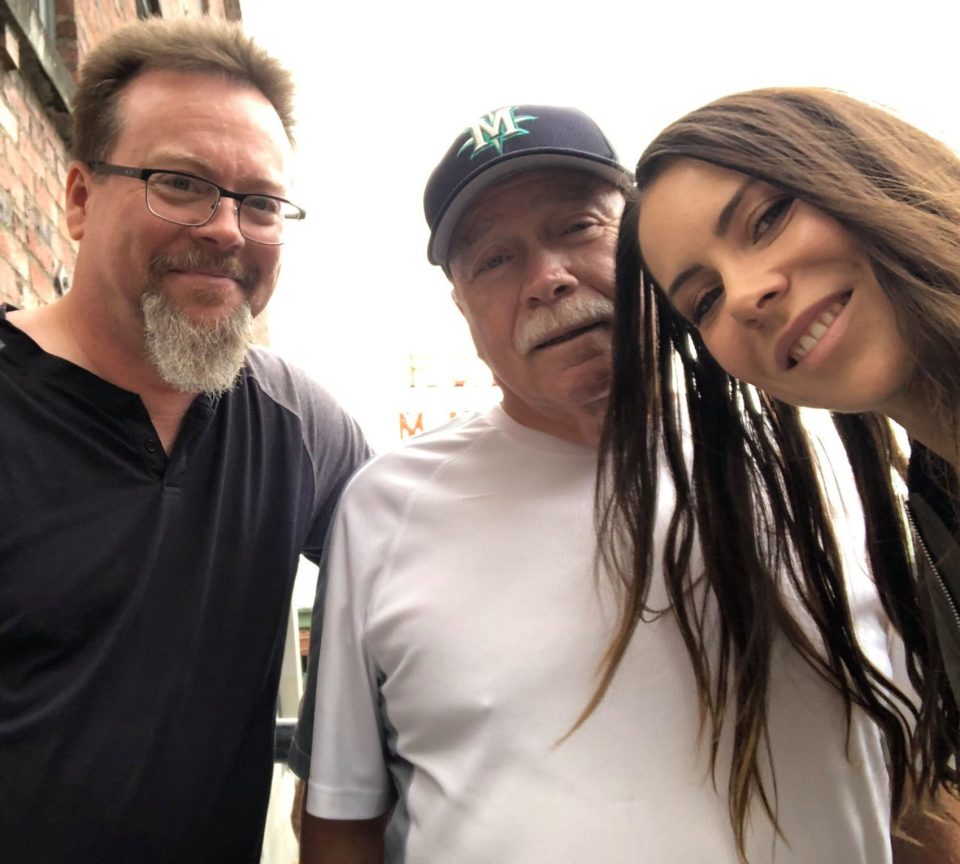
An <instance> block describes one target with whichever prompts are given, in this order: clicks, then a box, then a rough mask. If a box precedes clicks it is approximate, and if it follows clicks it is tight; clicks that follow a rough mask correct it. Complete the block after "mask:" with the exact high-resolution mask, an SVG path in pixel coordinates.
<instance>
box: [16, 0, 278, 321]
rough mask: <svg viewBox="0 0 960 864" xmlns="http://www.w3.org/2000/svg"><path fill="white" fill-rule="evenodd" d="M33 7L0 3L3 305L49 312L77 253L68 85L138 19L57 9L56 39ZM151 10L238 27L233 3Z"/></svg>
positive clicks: (66, 0)
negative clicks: (68, 193)
mask: <svg viewBox="0 0 960 864" xmlns="http://www.w3.org/2000/svg"><path fill="white" fill-rule="evenodd" d="M35 6H36V3H35V2H33V0H0V58H2V60H3V63H2V65H0V302H8V303H13V304H14V305H16V306H36V305H37V304H41V303H49V302H51V301H52V300H54V299H55V298H56V296H57V294H58V291H60V290H62V288H63V287H64V286H66V285H68V284H69V280H70V277H71V274H72V273H73V267H74V263H75V261H76V249H75V245H74V243H73V242H72V241H71V240H70V238H69V235H68V234H67V230H66V223H65V218H64V212H63V200H64V183H65V181H66V167H67V161H68V157H67V145H66V142H65V139H64V135H65V133H66V122H67V118H68V113H67V109H66V105H67V104H69V100H70V97H71V96H72V86H73V77H74V75H75V73H76V69H77V65H78V63H82V61H83V58H84V56H85V55H86V53H87V52H88V51H89V50H90V48H91V46H93V45H96V44H97V42H99V41H100V39H102V38H103V37H104V36H105V35H106V34H108V33H110V32H111V31H112V30H114V29H116V28H117V27H119V26H120V25H121V24H124V23H126V22H128V21H133V20H135V19H136V18H137V3H136V0H57V3H56V22H55V29H54V31H53V32H51V33H49V34H44V32H43V30H42V27H41V26H40V21H39V18H38V17H37V14H36V11H35ZM158 6H159V10H160V13H161V14H162V15H163V16H164V17H168V18H172V17H180V16H195V15H202V14H210V15H213V16H216V17H225V18H230V19H233V20H239V19H240V17H241V13H240V4H239V0H160V2H159V4H158ZM264 323H265V322H264ZM261 339H265V333H262V334H261Z"/></svg>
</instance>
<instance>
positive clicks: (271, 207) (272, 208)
mask: <svg viewBox="0 0 960 864" xmlns="http://www.w3.org/2000/svg"><path fill="white" fill-rule="evenodd" d="M280 208H281V202H280V201H279V199H277V198H271V197H270V196H269V195H248V196H247V197H246V198H244V199H243V210H244V213H246V215H247V216H248V217H249V218H250V219H251V220H253V221H256V222H259V223H261V224H266V223H272V222H276V221H277V217H278V216H279V215H280Z"/></svg>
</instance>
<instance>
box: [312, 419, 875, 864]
mask: <svg viewBox="0 0 960 864" xmlns="http://www.w3.org/2000/svg"><path fill="white" fill-rule="evenodd" d="M595 469H596V454H595V452H594V451H593V450H590V449H587V448H583V447H580V446H577V445H574V444H571V443H568V442H565V441H562V440H559V439H557V438H553V437H551V436H548V435H545V434H542V433H539V432H536V431H533V430H531V429H528V428H526V427H523V426H520V425H519V424H517V423H516V422H514V421H513V420H511V419H510V418H509V417H508V416H507V415H506V414H505V413H504V412H503V411H502V409H500V408H496V409H494V410H493V411H491V412H490V413H489V414H487V415H486V416H479V417H473V418H470V419H467V420H465V421H455V422H454V423H452V424H450V425H448V426H446V427H444V428H443V429H442V430H439V431H437V432H435V433H432V434H428V435H426V436H422V437H420V438H418V439H415V440H414V441H413V442H411V443H410V444H409V445H408V446H407V447H404V448H402V449H400V450H398V451H395V452H392V453H388V454H385V455H383V456H381V457H379V458H377V459H375V460H373V461H372V462H370V463H368V464H367V466H366V467H364V468H363V469H361V471H360V472H359V473H358V474H357V475H356V477H355V478H354V479H353V480H352V481H351V483H350V485H349V486H348V488H347V490H346V492H345V494H344V496H343V499H342V501H341V504H340V510H339V514H338V516H337V518H336V520H335V524H334V528H333V532H332V536H331V538H330V542H329V544H328V557H327V560H326V565H325V573H326V578H327V579H328V587H327V595H326V604H325V621H324V629H323V638H322V642H321V651H320V670H319V687H318V691H317V711H316V722H315V726H314V738H313V742H314V745H313V759H312V766H311V771H310V781H309V786H308V798H307V809H308V811H309V812H310V813H312V814H314V815H317V816H322V817H325V818H329V819H362V818H370V817H372V816H375V815H378V814H380V813H382V812H384V811H385V810H387V809H388V808H389V807H390V806H391V805H393V804H394V803H395V802H396V803H395V807H394V813H393V817H392V821H391V826H390V829H389V831H388V853H387V862H388V864H400V862H404V864H444V862H450V864H512V862H516V864H534V862H535V864H546V862H549V864H621V862H622V864H643V862H650V864H667V862H669V864H682V862H691V864H737V861H738V859H737V855H736V851H735V845H734V839H733V831H732V828H731V825H730V820H729V815H728V803H727V794H726V790H727V771H728V765H729V752H730V749H729V733H730V726H731V724H729V723H728V724H726V726H725V739H724V741H723V743H722V745H721V753H720V757H719V760H718V770H717V776H716V778H715V782H714V780H713V779H712V778H711V775H710V769H709V751H708V745H707V741H706V740H705V737H701V736H700V734H699V733H700V729H699V719H700V718H699V711H698V701H697V693H696V688H695V684H694V680H693V674H692V669H691V665H690V661H689V659H688V655H687V652H686V649H685V648H684V646H683V644H682V642H681V639H680V635H679V632H678V630H677V627H676V625H675V623H674V621H673V618H672V617H671V616H670V615H669V614H667V615H663V616H661V617H659V618H658V619H657V620H655V621H654V622H652V623H647V624H641V625H640V626H639V627H638V628H637V632H636V635H635V637H634V639H633V641H632V643H631V645H630V647H629V649H628V651H627V654H626V656H625V657H624V659H623V662H622V664H621V667H620V669H619V671H618V673H617V676H616V678H615V679H614V682H613V684H612V686H611V688H610V690H609V692H608V693H607V695H606V697H605V698H604V700H603V701H602V702H601V704H600V706H599V707H598V708H597V710H596V711H595V712H594V713H593V714H592V715H591V716H590V717H589V719H588V720H587V721H586V723H585V724H584V725H583V726H582V727H581V728H580V729H578V730H577V731H576V732H575V733H574V734H573V735H572V736H571V737H569V738H568V739H566V740H564V741H562V742H561V741H560V739H561V738H562V737H563V736H564V735H565V734H566V733H567V732H568V731H569V730H570V728H571V726H572V725H573V723H574V722H575V720H576V719H577V717H578V716H579V715H580V713H581V711H582V710H583V708H584V707H585V705H586V704H587V702H588V700H589V699H590V697H591V695H592V694H593V692H594V689H595V687H596V685H597V680H598V679H597V670H598V668H599V666H600V663H601V659H602V657H603V654H604V650H605V649H606V648H607V646H608V644H609V641H610V639H611V636H612V628H613V624H614V622H615V620H616V606H615V602H614V599H613V598H614V594H613V590H612V588H611V584H610V582H609V580H608V578H607V577H606V576H603V575H599V576H598V575H596V564H595V550H596V541H595V534H594V518H593V495H594V482H595ZM672 503H673V502H672V500H666V497H665V499H664V501H663V506H662V515H663V519H664V520H666V519H667V518H668V517H669V513H670V511H671V509H672ZM863 578H864V579H865V578H866V577H865V576H864V577H863ZM654 591H655V593H657V588H656V587H655V589H654ZM660 591H661V596H662V588H661V589H660ZM857 617H858V625H859V628H860V631H861V633H863V634H864V636H865V638H866V639H867V640H869V642H870V646H871V650H872V653H873V655H874V659H875V660H877V661H878V662H880V664H881V665H882V666H883V667H886V668H887V670H889V668H890V661H889V658H887V657H886V655H885V653H884V652H886V635H885V622H884V619H882V617H881V615H880V612H879V604H878V603H876V601H875V598H873V597H872V594H871V593H870V592H865V593H863V596H861V597H860V598H859V599H858V600H857ZM878 654H879V655H881V656H878ZM774 662H775V667H774V675H773V680H772V682H771V687H770V706H769V717H770V721H769V722H770V734H771V745H772V750H773V754H774V760H775V766H776V783H777V787H776V788H777V793H778V808H779V819H780V825H781V828H782V830H783V832H784V834H785V837H786V841H784V840H782V839H777V838H775V835H774V832H773V829H772V827H771V825H770V822H769V820H768V819H767V817H766V816H765V815H764V814H763V813H762V811H761V809H760V808H759V807H755V808H754V811H753V813H752V815H751V821H750V827H749V830H748V841H747V852H748V855H749V857H750V861H751V862H777V864H787V862H790V864H796V862H809V864H814V862H816V864H831V862H836V864H884V862H889V861H890V849H889V827H890V826H889V817H888V813H889V796H888V777H887V771H886V767H885V761H884V754H883V747H882V744H881V738H880V735H879V733H878V732H877V730H876V729H875V728H874V726H873V724H872V723H870V722H869V721H868V720H867V719H866V718H865V717H864V715H863V714H862V713H861V712H859V711H855V712H854V716H853V725H852V730H851V734H850V739H849V749H848V750H847V751H846V752H845V743H846V741H845V724H844V717H843V710H842V705H841V702H840V700H839V698H838V697H837V696H836V695H835V693H834V692H833V691H832V690H830V689H829V688H828V687H827V686H826V685H825V684H823V682H822V681H820V679H819V678H817V676H816V675H815V673H813V672H812V671H811V670H810V669H809V668H808V666H807V665H806V664H805V663H803V662H802V661H801V660H800V659H799V658H798V657H796V656H795V654H794V653H793V652H792V651H790V650H787V649H784V650H782V651H780V652H779V653H778V654H777V656H776V658H775V661H774Z"/></svg>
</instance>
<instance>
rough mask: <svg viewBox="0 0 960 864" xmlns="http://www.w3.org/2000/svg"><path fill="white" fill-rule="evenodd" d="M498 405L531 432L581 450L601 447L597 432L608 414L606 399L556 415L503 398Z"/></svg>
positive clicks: (601, 427) (601, 428)
mask: <svg viewBox="0 0 960 864" xmlns="http://www.w3.org/2000/svg"><path fill="white" fill-rule="evenodd" d="M501 406H502V407H503V410H504V411H505V412H506V413H507V414H508V415H509V416H510V417H511V418H512V419H514V420H516V421H517V423H520V424H521V425H523V426H527V427H528V428H530V429H535V430H537V431H538V432H544V433H546V434H547V435H552V436H553V437H554V438H560V439H562V440H564V441H570V442H571V443H573V444H580V445H581V446H583V447H590V448H592V449H596V448H597V447H598V446H599V445H600V433H601V432H602V430H603V421H604V417H606V413H607V399H606V397H604V398H602V399H597V400H595V401H593V402H589V403H587V404H586V405H582V406H578V407H577V409H576V410H573V411H567V412H563V413H557V414H545V413H541V412H539V411H537V410H535V409H533V408H531V407H530V406H529V405H527V404H526V403H523V402H517V401H516V400H511V399H507V398H504V399H503V401H502V402H501Z"/></svg>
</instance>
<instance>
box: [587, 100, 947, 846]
mask: <svg viewBox="0 0 960 864" xmlns="http://www.w3.org/2000/svg"><path fill="white" fill-rule="evenodd" d="M679 157H691V158H696V159H701V160H704V161H707V162H711V163H713V164H716V165H720V166H722V167H725V168H731V169H733V170H736V171H740V172H742V173H744V174H749V175H751V176H755V177H758V178H760V179H763V180H765V181H767V182H769V183H771V184H773V185H775V186H778V187H781V188H783V189H785V190H789V191H791V192H793V193H794V194H796V195H797V196H798V197H801V198H803V199H804V200H806V201H808V202H809V203H811V204H813V205H814V206H816V207H818V208H820V209H821V210H823V211H824V212H826V213H828V214H830V215H831V216H833V217H834V218H836V219H838V220H839V221H840V222H841V223H842V224H844V225H845V226H846V227H847V228H848V229H849V230H850V231H852V232H853V234H854V235H855V237H856V238H857V240H858V241H859V242H860V244H861V245H862V247H863V248H864V249H865V250H866V252H867V254H868V255H869V257H870V259H871V261H872V263H873V266H874V269H875V272H876V273H877V276H878V279H879V281H880V283H881V285H882V287H883V289H884V290H885V291H886V293H887V294H888V295H889V296H890V297H891V300H892V301H893V303H894V306H895V309H896V310H897V313H898V320H899V321H900V322H903V326H902V330H903V333H904V336H905V339H906V340H907V342H908V344H909V345H911V346H912V349H913V351H914V352H915V354H916V357H917V358H918V365H919V366H920V367H922V368H923V370H924V373H923V374H924V375H925V376H926V377H927V380H926V381H925V382H924V383H925V385H926V386H929V387H931V388H932V390H933V391H934V392H936V393H937V394H938V395H939V404H940V406H941V409H942V412H943V417H944V418H945V422H952V423H953V425H952V426H950V427H949V428H951V429H958V428H960V427H958V425H957V423H956V411H957V406H958V405H960V364H958V363H957V362H956V361H957V346H958V345H960V161H958V160H957V158H956V157H955V156H954V155H953V154H952V152H951V151H949V149H948V148H946V147H945V146H944V145H943V144H942V143H940V142H938V141H936V140H935V139H933V138H931V137H930V136H928V135H925V134H924V133H922V132H920V131H919V130H916V129H914V128H913V127H912V126H910V125H908V124H906V123H904V122H903V121H901V120H899V119H897V118H896V117H894V116H892V115H890V114H888V113H886V112H884V111H881V110H879V109H876V108H872V107H870V106H868V105H865V104H863V103H861V102H859V101H857V100H854V99H851V98H849V97H847V96H844V95H842V94H838V93H833V92H830V91H823V90H799V89H790V90H787V89H775V90H762V91H753V92H750V93H744V94H738V95H735V96H730V97H726V98H724V99H721V100H718V101H716V102H714V103H711V104H710V105H707V106H706V107H704V108H701V109H699V110H697V111H694V112H692V113H691V114H689V115H687V116H686V117H684V118H682V119H681V120H679V121H677V122H676V123H674V124H672V125H671V126H669V127H668V128H667V129H665V130H664V131H663V132H661V133H660V134H659V135H658V136H657V137H656V139H655V140H654V141H653V142H652V143H651V144H650V145H649V146H648V147H647V149H646V151H645V152H644V153H643V155H642V156H641V158H640V161H639V164H638V166H637V172H636V179H637V187H638V190H637V194H636V195H635V196H632V197H631V199H630V200H629V201H628V203H627V207H626V210H625V212H624V217H623V222H622V225H621V232H620V241H619V245H618V250H617V299H616V302H617V315H616V322H615V330H614V373H613V382H612V389H611V395H610V406H609V412H608V418H607V424H606V428H605V432H604V437H603V441H602V443H601V472H600V480H599V483H598V493H597V494H598V504H599V507H598V513H599V515H598V522H599V530H600V533H601V538H602V543H601V553H602V555H603V557H604V559H605V561H606V564H607V565H608V567H609V568H610V569H612V570H613V572H616V573H619V574H620V576H621V578H622V579H623V582H624V588H625V602H624V606H623V611H622V615H621V618H620V622H619V628H618V631H617V633H616V636H615V639H614V640H613V642H612V644H611V646H610V649H609V652H608V654H607V658H606V663H605V666H604V670H603V673H604V674H603V679H602V682H601V686H600V689H599V691H598V694H597V697H596V699H595V702H596V701H598V700H599V698H601V697H602V694H603V692H604V691H605V689H606V687H607V686H608V685H609V683H610V681H611V680H612V678H613V675H614V674H615V672H616V669H617V667H618V665H619V662H620V660H621V658H622V657H623V654H624V652H625V651H626V648H627V645H628V643H629V641H630V638H631V636H632V634H633V632H634V630H635V628H636V626H637V624H638V623H639V622H640V621H642V620H644V618H645V616H646V615H648V614H649V613H650V610H649V609H648V606H647V602H646V601H647V595H648V591H649V588H650V581H651V573H652V570H653V565H654V554H655V553H654V548H655V547H654V524H655V523H654V519H655V509H656V501H657V494H658V469H657V466H658V464H660V463H661V460H665V462H666V465H667V467H668V469H669V472H670V475H671V479H672V482H673V486H674V487H675V493H676V506H675V509H674V512H673V516H672V520H671V523H670V529H669V531H668V534H667V537H666V541H665V543H664V544H663V546H664V548H663V561H662V566H663V572H664V574H665V577H664V578H665V580H666V587H667V591H668V594H669V597H670V600H671V611H672V614H673V615H674V617H675V618H676V621H677V624H678V626H679V629H680V632H681V634H682V636H683V639H684V642H685V644H686V648H687V651H688V653H689V655H690V659H691V661H692V664H693V670H694V675H695V678H696V682H697V689H698V692H699V697H700V705H701V711H702V715H703V718H704V720H705V721H706V722H707V724H708V727H709V729H710V732H711V734H710V740H711V744H712V747H711V761H712V765H713V768H714V770H716V767H717V766H716V759H717V753H718V742H719V739H720V731H721V729H722V728H723V726H724V724H725V723H727V722H729V723H732V724H733V752H732V764H731V770H730V779H729V785H728V796H729V809H730V818H731V822H732V825H733V828H734V833H735V837H736V841H737V847H738V850H739V853H740V855H741V858H743V859H744V860H745V851H744V849H745V833H746V827H745V826H746V819H747V812H748V807H749V806H750V803H751V800H752V799H753V797H754V796H755V795H756V796H758V798H759V801H760V803H761V805H762V807H763V808H764V809H765V810H766V812H767V814H768V815H769V817H770V818H771V819H772V820H773V822H774V824H775V825H776V824H777V819H776V812H775V811H776V800H775V794H776V793H775V788H771V786H772V784H767V783H765V782H764V780H763V775H764V772H763V769H764V768H765V767H767V766H769V767H770V768H771V769H772V768H773V766H772V764H770V763H771V760H772V754H771V753H770V752H769V750H768V748H767V708H766V701H767V694H768V688H769V682H770V668H771V652H772V648H773V644H774V640H775V639H776V638H779V637H781V636H782V637H785V638H786V639H787V640H788V641H789V642H790V644H791V645H792V646H793V647H794V648H795V649H796V650H797V651H798V652H799V654H800V655H801V656H802V657H803V658H805V660H806V661H807V662H809V663H810V665H811V666H812V667H813V668H814V669H815V670H816V671H818V672H819V673H820V674H821V675H822V677H823V678H824V679H825V680H827V681H828V682H829V683H830V684H831V685H832V686H834V687H835V688H836V689H837V690H838V691H839V693H840V695H841V697H842V699H843V702H844V705H845V707H846V712H847V718H848V723H849V717H850V712H851V711H852V710H853V708H854V706H858V707H859V708H861V709H862V710H864V711H865V712H866V713H867V715H868V716H869V717H871V718H872V719H873V721H874V722H875V723H876V724H877V726H878V728H879V730H880V732H881V733H882V735H883V738H884V740H885V744H886V749H887V753H888V756H889V760H890V766H891V787H892V788H891V791H892V799H893V808H894V814H895V815H896V814H899V813H900V812H901V811H902V808H903V806H904V803H905V790H907V789H908V788H913V789H915V790H916V794H917V795H918V796H919V795H921V794H926V793H930V794H935V793H936V792H937V791H938V790H939V789H941V788H951V789H955V788H956V786H957V781H958V775H957V771H956V766H955V762H954V758H955V755H956V754H957V752H958V750H960V712H958V708H957V703H956V701H955V698H954V696H953V693H952V691H951V690H950V687H949V683H948V681H947V678H946V674H945V670H944V668H943V661H942V656H941V654H940V652H939V650H938V648H937V646H936V642H935V637H934V636H933V635H932V634H933V632H934V631H933V622H932V619H931V617H930V615H931V613H930V610H929V609H928V608H927V606H926V604H925V603H924V602H922V599H921V598H922V594H921V593H920V592H919V591H918V589H917V584H916V580H915V575H914V569H913V567H914V564H913V560H912V557H911V554H910V546H909V541H908V536H907V531H906V527H905V523H904V520H903V513H902V506H901V503H900V500H899V496H898V493H897V491H896V487H895V477H894V475H895V474H896V473H897V472H902V469H903V467H904V466H903V460H902V455H901V454H900V451H899V450H898V448H897V446H896V443H895V441H894V438H893V435H892V432H891V429H890V426H889V423H888V422H887V421H886V420H885V419H884V418H882V417H879V416H876V415H872V414H848V415H835V416H834V421H835V424H836V427H837V431H838V433H839V435H840V439H841V441H842V442H843V444H844V448H845V450H846V452H847V456H848V459H849V461H850V464H851V467H852V469H853V474H854V477H855V479H856V483H857V487H858V491H859V493H860V498H861V501H862V504H863V509H864V516H865V522H866V528H867V547H868V555H869V559H870V564H871V568H872V571H873V576H874V579H875V581H876V584H877V587H878V591H879V595H880V598H881V601H882V603H883V605H884V608H885V610H886V612H887V614H888V616H889V618H890V620H891V622H892V623H893V625H894V627H895V628H896V629H897V631H898V632H899V633H900V635H901V636H902V637H903V641H904V644H905V648H906V654H907V666H908V673H909V678H910V682H911V685H912V686H913V688H914V689H915V690H916V692H917V694H919V696H918V698H917V699H916V700H915V699H913V698H912V697H908V696H907V695H906V694H903V693H902V692H900V691H899V690H898V689H897V687H896V686H895V685H894V684H893V683H892V682H891V681H889V680H888V679H887V678H886V677H885V676H884V675H883V674H882V673H881V672H880V671H879V670H878V669H876V668H875V667H874V666H873V664H872V663H871V662H870V661H869V659H868V658H867V657H866V656H865V655H864V653H863V651H862V650H861V648H860V645H859V643H858V641H857V638H856V636H855V633H854V626H853V620H852V615H851V610H850V607H849V604H848V598H847V591H846V586H845V581H844V577H843V573H842V565H841V556H840V553H839V549H838V545H837V542H836V538H835V537H834V535H833V532H832V530H831V527H830V521H831V520H830V518H829V516H828V513H829V511H828V508H827V505H826V503H825V500H824V497H823V494H822V487H821V484H820V482H819V479H818V475H817V468H816V460H815V458H814V456H813V452H812V446H811V443H810V441H809V439H808V436H807V433H806V431H805V428H804V426H803V424H802V423H801V421H800V416H799V412H798V410H797V409H796V408H793V407H791V406H789V405H786V404H785V403H782V402H780V401H778V400H775V399H772V398H770V397H769V396H767V395H766V394H764V393H760V392H758V391H756V390H755V389H754V388H753V387H751V386H749V385H747V384H744V383H743V382H740V381H738V380H736V379H734V378H732V377H731V376H729V375H727V374H726V372H724V371H723V369H721V368H720V366H719V365H718V364H717V363H716V362H715V361H714V360H713V358H712V357H711V356H710V354H709V353H708V352H707V350H706V348H705V346H704V345H703V343H702V341H701V340H700V338H699V336H698V334H697V331H696V329H695V328H693V327H691V326H690V325H688V324H687V323H686V322H685V321H684V320H683V319H682V318H681V317H680V316H679V315H677V314H675V313H674V312H673V310H672V309H671V308H670V306H669V304H668V303H667V302H666V301H665V300H664V299H663V297H662V295H661V293H660V292H659V291H657V290H655V285H654V283H653V281H652V278H651V277H650V276H649V274H647V273H646V272H645V268H644V265H643V260H642V254H641V250H640V249H639V246H638V242H637V216H638V212H639V202H640V200H641V198H642V194H643V190H644V189H645V188H646V187H647V186H648V185H649V183H650V182H652V180H653V179H654V178H655V177H656V176H657V174H658V172H659V171H660V170H662V169H663V167H664V166H665V165H667V164H668V163H669V162H670V161H671V160H672V159H675V158H679ZM677 380H680V381H682V385H681V386H680V387H677V386H676V384H675V382H676V381H677ZM684 415H685V416H684ZM684 440H692V445H691V446H692V454H691V453H685V452H684V447H683V441H684ZM697 544H699V547H700V549H701V550H702V553H703V559H704V565H703V572H702V573H699V572H692V569H693V551H694V548H695V546H696V545H697ZM700 578H702V579H703V580H704V581H705V583H706V585H707V587H708V588H709V590H710V592H711V594H712V596H713V598H714V599H715V602H716V606H717V609H718V612H719V625H718V634H717V636H716V637H715V638H714V639H711V640H709V641H708V639H707V638H706V635H705V627H704V618H703V613H702V607H700V606H698V605H697V604H695V603H694V601H693V596H694V594H693V592H692V591H691V590H690V589H691V586H692V584H693V582H694V580H697V579H700ZM791 594H792V595H793V596H792V599H787V598H788V596H789V595H791ZM804 619H806V620H808V621H812V622H813V624H814V625H815V628H816V631H817V634H818V637H819V641H818V640H814V639H811V638H810V636H808V635H807V633H806V631H805V630H804V628H803V625H802V623H801V622H802V620H804ZM821 643H822V644H821ZM594 704H595V703H594Z"/></svg>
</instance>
